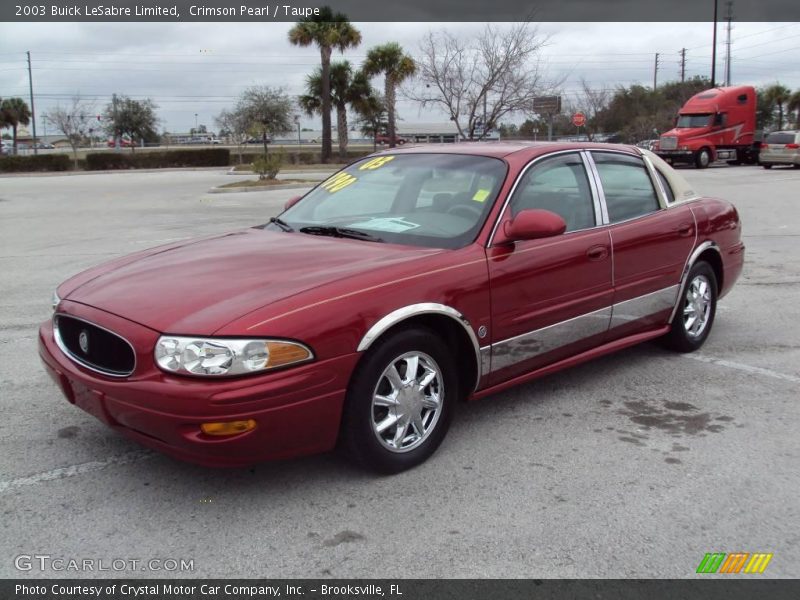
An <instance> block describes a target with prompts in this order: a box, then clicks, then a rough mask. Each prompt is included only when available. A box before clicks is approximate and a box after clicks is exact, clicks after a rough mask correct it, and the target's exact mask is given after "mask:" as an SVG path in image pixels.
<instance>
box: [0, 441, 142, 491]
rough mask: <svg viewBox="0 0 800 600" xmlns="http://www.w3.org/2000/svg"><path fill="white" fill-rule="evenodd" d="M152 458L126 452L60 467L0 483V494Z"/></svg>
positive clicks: (139, 452) (138, 451)
mask: <svg viewBox="0 0 800 600" xmlns="http://www.w3.org/2000/svg"><path fill="white" fill-rule="evenodd" d="M153 456H155V454H154V453H153V452H149V451H146V450H133V451H131V452H126V453H125V454H120V455H119V456H112V457H111V458H109V459H106V460H95V461H91V462H86V463H81V464H79V465H70V466H68V467H60V468H58V469H53V470H52V471H44V472H43V473H36V474H35V475H30V476H28V477H19V478H17V479H10V480H8V481H0V494H2V493H4V492H8V491H11V490H14V489H16V488H20V487H24V486H27V485H36V484H38V483H42V482H44V481H53V480H55V479H64V478H65V477H74V476H75V475H83V474H84V473H91V472H92V471H101V470H102V469H105V468H106V467H110V466H112V465H127V464H129V463H132V462H137V461H140V460H145V459H147V458H152V457H153Z"/></svg>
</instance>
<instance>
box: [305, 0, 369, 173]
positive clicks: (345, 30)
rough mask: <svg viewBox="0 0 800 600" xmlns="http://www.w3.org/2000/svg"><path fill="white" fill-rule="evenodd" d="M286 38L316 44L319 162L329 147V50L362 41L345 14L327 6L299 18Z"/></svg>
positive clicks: (344, 48)
mask: <svg viewBox="0 0 800 600" xmlns="http://www.w3.org/2000/svg"><path fill="white" fill-rule="evenodd" d="M289 41H290V42H291V43H292V44H294V45H295V46H310V45H312V44H316V45H317V47H319V54H320V62H321V67H322V68H321V78H322V81H321V84H322V90H321V91H322V94H321V99H322V106H321V111H320V112H321V114H322V162H323V163H325V162H328V161H329V160H330V158H331V154H332V146H331V81H330V76H331V74H330V71H331V52H332V51H333V49H334V48H336V49H338V50H339V51H340V52H344V51H345V50H346V49H347V48H353V47H355V46H358V45H359V44H360V43H361V32H360V31H359V30H358V29H356V28H355V27H353V25H352V24H351V23H350V21H349V20H348V18H347V16H345V15H344V14H342V13H334V12H333V11H332V10H331V8H330V7H329V6H324V7H322V8H321V9H320V11H319V14H318V15H314V16H313V17H308V18H304V19H301V20H300V21H298V23H297V24H296V25H295V26H294V27H292V28H291V29H290V30H289Z"/></svg>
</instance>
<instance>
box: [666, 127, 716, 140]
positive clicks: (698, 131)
mask: <svg viewBox="0 0 800 600" xmlns="http://www.w3.org/2000/svg"><path fill="white" fill-rule="evenodd" d="M710 132H711V128H710V127H681V128H680V129H670V130H669V131H667V132H666V133H664V134H662V135H661V137H667V136H672V137H677V138H678V139H679V140H686V139H688V138H693V137H699V136H702V135H705V134H707V133H710Z"/></svg>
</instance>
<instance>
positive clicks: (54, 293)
mask: <svg viewBox="0 0 800 600" xmlns="http://www.w3.org/2000/svg"><path fill="white" fill-rule="evenodd" d="M59 302H61V298H59V297H58V292H53V299H52V303H53V312H55V310H56V308H58V303H59Z"/></svg>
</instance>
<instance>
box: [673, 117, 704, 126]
mask: <svg viewBox="0 0 800 600" xmlns="http://www.w3.org/2000/svg"><path fill="white" fill-rule="evenodd" d="M711 116H712V115H710V114H702V115H680V116H679V117H678V122H677V123H676V124H675V127H708V125H709V124H710V123H711Z"/></svg>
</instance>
